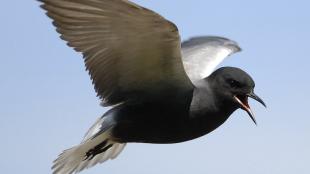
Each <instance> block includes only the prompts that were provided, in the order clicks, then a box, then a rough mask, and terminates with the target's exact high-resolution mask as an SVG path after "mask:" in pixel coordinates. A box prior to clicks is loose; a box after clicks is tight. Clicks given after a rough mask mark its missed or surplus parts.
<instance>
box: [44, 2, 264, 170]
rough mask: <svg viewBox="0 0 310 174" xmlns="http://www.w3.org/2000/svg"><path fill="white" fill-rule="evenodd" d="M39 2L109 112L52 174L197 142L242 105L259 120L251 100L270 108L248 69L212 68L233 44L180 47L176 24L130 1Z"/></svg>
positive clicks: (208, 41) (209, 40)
mask: <svg viewBox="0 0 310 174" xmlns="http://www.w3.org/2000/svg"><path fill="white" fill-rule="evenodd" d="M39 1H40V2H42V5H41V7H42V8H43V9H45V10H46V14H47V15H48V16H49V17H50V18H51V19H52V20H53V24H54V25H55V26H56V28H57V31H58V32H59V33H60V34H61V38H62V39H63V40H65V41H67V42H68V45H69V46H71V47H73V48H74V49H75V50H76V51H78V52H81V53H82V54H83V57H84V60H85V65H86V68H87V70H88V71H89V74H90V76H91V79H92V80H93V84H94V86H95V90H96V92H97V93H98V96H99V97H100V98H101V99H102V105H103V106H110V107H111V109H110V110H109V111H107V112H106V113H105V114H104V115H103V116H102V117H101V118H99V119H98V120H97V122H96V123H95V124H94V125H93V126H92V127H91V128H90V129H89V131H88V132H87V133H86V135H85V137H84V139H83V141H82V142H81V143H80V144H79V145H77V146H74V147H72V148H70V149H68V150H65V151H64V152H63V153H62V154H60V155H59V157H58V159H56V160H55V161H54V165H53V167H52V169H53V173H54V174H71V173H77V172H80V171H82V170H83V169H86V168H89V167H92V166H94V165H95V164H97V163H102V162H104V161H106V160H108V159H114V158H116V157H117V156H118V155H119V153H120V152H121V151H122V150H123V148H124V147H125V145H126V143H131V142H133V143H134V142H139V143H158V144H167V143H180V142H184V141H189V140H192V139H195V138H198V137H200V136H203V135H205V134H207V133H209V132H211V131H213V130H214V129H216V128H217V127H219V126H220V125H221V124H223V123H224V122H225V121H226V120H227V119H228V117H229V116H230V115H231V114H232V113H233V112H234V111H235V110H237V109H238V108H241V109H243V110H245V111H246V112H247V113H248V114H249V116H250V117H251V119H252V120H253V121H254V122H255V123H256V121H255V118H254V115H253V112H252V110H251V108H250V106H249V104H248V98H249V97H250V98H253V99H255V100H257V101H258V102H260V103H261V104H263V105H264V106H265V104H264V102H263V100H262V99H260V98H259V97H258V96H257V95H255V94H254V87H255V83H254V81H253V79H252V78H251V77H250V76H249V75H248V74H247V73H246V72H244V71H243V70H241V69H239V68H234V67H222V68H219V69H217V70H215V68H216V66H217V65H218V64H219V63H220V62H221V61H223V60H224V59H225V58H226V57H228V56H229V55H231V54H233V53H236V52H239V51H241V49H240V47H239V46H238V44H237V43H236V42H234V41H231V40H229V39H226V38H222V37H215V36H205V37H195V38H192V39H190V40H188V41H185V42H183V43H181V41H180V36H179V32H178V28H177V27H176V25H175V24H173V23H172V22H170V21H168V20H166V19H165V18H163V17H162V16H160V15H159V14H157V13H155V12H153V11H151V10H149V9H146V8H144V7H141V6H139V5H137V4H135V3H133V2H131V1H128V0H39ZM214 70H215V71H214ZM213 71H214V72H213Z"/></svg>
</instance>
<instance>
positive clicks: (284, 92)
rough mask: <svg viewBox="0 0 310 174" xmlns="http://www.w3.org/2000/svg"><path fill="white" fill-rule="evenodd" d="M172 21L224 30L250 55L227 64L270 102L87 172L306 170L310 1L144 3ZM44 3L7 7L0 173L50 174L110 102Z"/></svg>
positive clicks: (185, 30) (0, 72) (188, 28)
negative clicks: (206, 130) (189, 137)
mask: <svg viewBox="0 0 310 174" xmlns="http://www.w3.org/2000/svg"><path fill="white" fill-rule="evenodd" d="M136 2H138V3H139V4H142V5H144V6H146V7H148V8H150V9H152V10H154V11H156V12H158V13H160V14H162V15H163V16H164V17H166V18H167V19H169V20H171V21H173V22H174V23H175V24H176V25H177V26H178V27H179V30H180V34H181V36H182V38H183V39H186V38H189V37H191V36H197V35H198V36H199V35H219V36H225V37H228V38H231V39H233V40H235V41H237V42H238V43H239V44H240V46H241V47H242V48H243V52H241V53H238V54H236V55H233V56H232V57H230V58H229V59H227V60H226V61H225V62H224V63H223V64H221V66H235V67H240V68H242V69H244V70H245V71H247V72H248V73H249V74H251V75H252V77H253V78H254V79H255V81H256V93H258V94H259V95H260V96H261V97H262V98H263V99H264V100H265V101H266V103H267V105H268V108H267V109H264V108H263V107H261V106H260V105H259V104H257V103H256V102H253V101H251V105H252V108H253V109H254V111H255V113H256V118H257V120H258V126H254V124H253V123H252V121H251V120H250V119H249V117H248V116H247V114H246V113H245V112H243V111H237V112H235V113H234V114H233V115H232V116H231V117H230V119H229V120H228V121H227V122H226V123H225V124H224V125H223V126H221V127H220V128H219V129H217V130H216V131H214V132H212V133H211V134H209V135H207V136H204V137H202V138H199V139H196V140H194V141H190V142H186V143H181V144H174V145H150V144H129V145H128V146H127V147H126V149H125V150H124V151H123V153H122V154H121V155H120V156H119V157H118V158H117V159H116V160H113V161H109V162H106V163H104V164H102V165H98V166H96V167H94V168H92V169H90V170H87V171H84V172H83V173H84V174H95V173H110V174H117V173H126V174H139V173H141V174H145V173H148V174H158V173H159V172H160V173H178V174H188V173H195V174H205V173H231V174H247V173H250V172H251V174H262V173H265V174H269V173H271V174H292V173H298V174H308V173H309V172H310V169H309V167H308V166H309V162H310V148H309V147H310V125H309V124H310V117H309V113H308V107H309V98H310V93H309V89H310V80H309V65H310V61H309V60H310V59H309V54H308V51H309V50H310V44H309V40H310V22H309V20H310V11H309V7H310V3H309V1H306V0H295V1H288V0H274V1H268V0H260V1H246V0H235V1H224V0H218V1H210V0H191V1H177V0H170V1H164V0H156V1H155V0H139V1H136ZM38 5H39V3H38V2H36V1H32V0H31V1H20V0H10V1H3V2H2V5H1V7H0V19H1V27H0V36H1V37H0V38H1V42H0V48H1V56H0V60H1V63H0V137H1V143H0V154H1V158H0V167H1V173H12V174H15V173H21V172H23V173H31V174H39V173H40V174H41V173H51V170H50V166H51V164H52V161H53V160H54V159H55V158H56V156H57V155H58V153H59V152H61V151H62V150H63V149H66V148H68V147H70V146H72V145H75V144H77V143H79V142H80V141H81V138H82V137H83V135H84V133H85V132H86V131H87V129H88V128H89V127H90V126H91V124H92V123H93V122H94V121H95V120H96V118H97V117H99V116H101V115H102V114H103V113H104V112H105V111H106V109H105V108H102V107H100V106H99V99H98V98H96V94H95V92H94V89H93V86H92V85H91V81H90V79H89V77H88V74H87V72H85V68H84V64H83V60H82V58H81V55H80V54H79V53H76V52H74V51H73V50H72V49H71V48H69V47H67V46H66V45H65V42H63V41H62V40H60V39H59V37H58V36H59V35H58V34H57V33H56V32H55V29H54V27H53V26H52V25H51V21H50V20H49V19H48V18H47V17H46V16H45V15H44V13H43V11H42V10H41V9H40V8H39V7H38Z"/></svg>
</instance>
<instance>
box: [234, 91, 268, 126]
mask: <svg viewBox="0 0 310 174" xmlns="http://www.w3.org/2000/svg"><path fill="white" fill-rule="evenodd" d="M248 97H251V98H252V99H254V100H256V101H258V102H259V103H261V104H262V105H263V106H264V107H266V104H265V102H264V101H263V100H262V99H261V98H260V97H258V96H257V95H256V94H255V93H254V92H251V93H249V94H247V95H246V96H234V98H235V100H236V101H237V102H238V103H239V104H240V106H241V109H243V110H245V111H246V112H247V113H248V114H249V116H250V117H251V119H252V120H253V122H254V123H255V124H257V123H256V119H255V117H254V113H253V111H252V110H251V108H250V106H249V103H248Z"/></svg>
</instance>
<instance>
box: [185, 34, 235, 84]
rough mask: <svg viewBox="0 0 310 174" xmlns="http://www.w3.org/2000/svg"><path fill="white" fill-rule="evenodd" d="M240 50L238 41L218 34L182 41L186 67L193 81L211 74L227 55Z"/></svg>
mask: <svg viewBox="0 0 310 174" xmlns="http://www.w3.org/2000/svg"><path fill="white" fill-rule="evenodd" d="M239 51H241V48H240V47H239V46H238V44H237V43H236V42H234V41H232V40H229V39H227V38H223V37H216V36H204V37H195V38H192V39H190V40H188V41H185V42H183V43H182V55H183V63H184V67H185V70H186V72H187V75H188V76H189V78H190V79H191V81H192V82H195V81H197V80H200V79H202V78H205V77H207V76H209V75H210V74H211V73H212V72H213V71H214V69H215V68H216V66H217V65H218V64H220V63H221V62H222V61H223V60H224V59H225V58H226V57H227V56H229V55H231V54H233V53H236V52H239Z"/></svg>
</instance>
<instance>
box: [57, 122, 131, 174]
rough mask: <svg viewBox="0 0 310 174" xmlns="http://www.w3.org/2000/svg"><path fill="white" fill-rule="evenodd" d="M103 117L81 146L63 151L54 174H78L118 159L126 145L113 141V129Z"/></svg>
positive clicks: (92, 128)
mask: <svg viewBox="0 0 310 174" xmlns="http://www.w3.org/2000/svg"><path fill="white" fill-rule="evenodd" d="M104 119H105V117H101V118H100V119H99V120H98V121H97V122H96V123H95V124H94V125H93V126H92V127H91V128H90V130H89V131H88V133H87V134H86V136H85V138H84V140H83V141H82V143H81V144H79V145H77V146H75V147H72V148H70V149H67V150H65V151H63V153H61V154H60V155H59V157H58V158H57V159H56V160H55V161H54V165H53V167H52V169H53V174H72V173H78V172H80V171H82V170H83V169H87V168H90V167H92V166H94V165H96V164H98V163H103V162H105V161H106V160H108V159H114V158H116V157H117V156H118V155H119V154H120V153H121V151H122V150H123V149H124V147H125V145H126V144H123V143H118V142H116V141H113V140H112V139H111V133H110V132H111V128H108V127H107V126H106V125H105V124H104V123H105V122H104Z"/></svg>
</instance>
